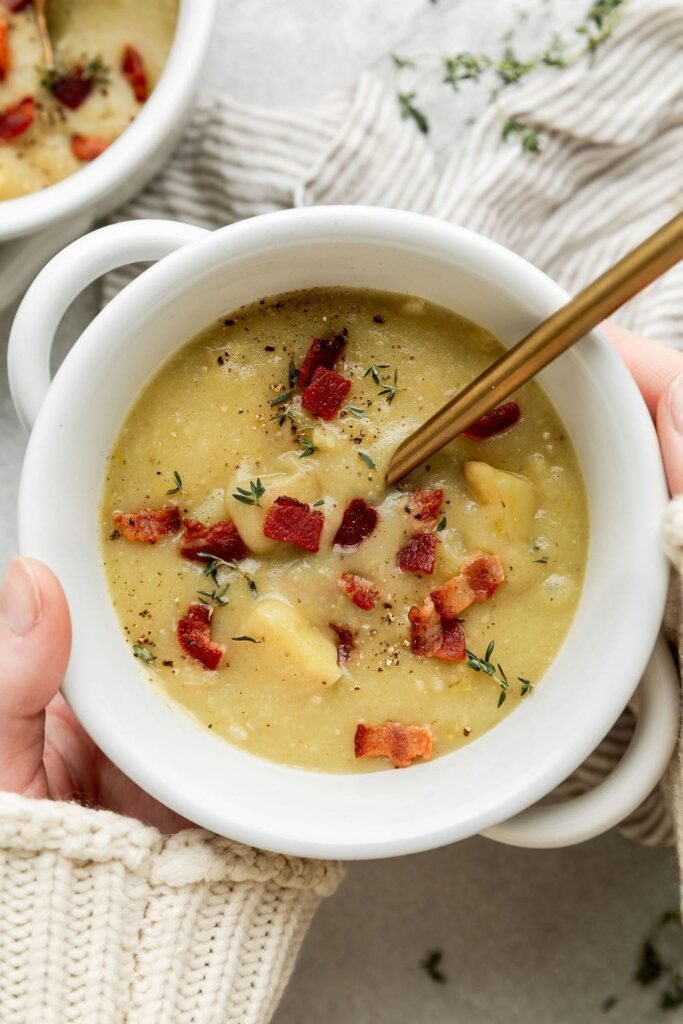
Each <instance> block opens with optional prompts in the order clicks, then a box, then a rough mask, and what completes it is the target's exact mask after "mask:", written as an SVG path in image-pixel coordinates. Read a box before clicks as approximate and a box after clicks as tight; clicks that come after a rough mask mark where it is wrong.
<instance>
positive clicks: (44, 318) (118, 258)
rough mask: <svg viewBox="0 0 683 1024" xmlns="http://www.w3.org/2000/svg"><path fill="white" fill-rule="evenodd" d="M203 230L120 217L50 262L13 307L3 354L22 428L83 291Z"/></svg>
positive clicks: (29, 422) (43, 390) (46, 383)
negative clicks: (64, 324)
mask: <svg viewBox="0 0 683 1024" xmlns="http://www.w3.org/2000/svg"><path fill="white" fill-rule="evenodd" d="M205 234H207V232H206V231H205V229H204V228H197V227H192V226H191V225H190V224H181V223H179V222H177V221H170V220H138V221H123V222H122V223H120V224H111V225H109V226H107V227H104V228H99V229H98V230H97V231H92V232H91V233H90V234H88V235H84V236H83V237H82V238H79V239H77V240H76V241H75V242H72V243H71V244H70V245H67V247H66V248H65V249H62V251H61V252H59V253H57V255H56V256H54V257H53V258H52V259H51V260H50V262H49V263H48V264H47V265H46V266H45V267H44V268H43V269H42V270H41V272H40V273H39V274H38V276H37V277H36V279H35V281H34V282H33V284H32V285H31V287H30V288H29V289H28V291H27V292H26V295H25V296H24V298H23V300H22V302H21V305H20V306H19V309H18V310H17V314H16V317H15V318H14V323H13V324H12V330H11V333H10V338H9V347H8V352H7V365H8V373H9V386H10V392H11V394H12V401H13V402H14V408H15V409H16V411H17V415H18V416H19V419H20V420H21V422H22V423H23V424H24V426H25V427H26V428H27V429H28V430H30V429H31V428H32V426H33V424H34V423H35V420H36V417H37V415H38V411H39V409H40V406H41V405H42V402H43V399H44V398H45V395H46V394H47V391H48V388H49V387H50V379H51V378H50V352H51V351H52V344H53V342H54V339H55V335H56V333H57V328H58V327H59V324H60V322H61V319H62V317H63V316H64V314H65V312H66V310H67V309H68V308H69V306H70V305H71V303H72V302H73V301H74V299H76V298H77V297H78V295H80V293H81V292H82V291H83V289H84V288H87V286H88V285H89V284H92V282H93V281H95V280H97V278H98V277H101V276H102V274H106V273H108V272H109V271H110V270H115V269H116V268H117V267H122V266H125V265H126V264H128V263H140V262H147V261H156V260H160V259H162V258H163V257H164V256H167V255H168V254H169V253H172V252H174V251H175V250H176V249H179V248H180V247H181V246H182V245H187V244H188V243H190V242H196V241H198V239H200V238H203V237H204V235H205Z"/></svg>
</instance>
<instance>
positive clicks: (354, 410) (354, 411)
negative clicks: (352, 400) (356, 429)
mask: <svg viewBox="0 0 683 1024" xmlns="http://www.w3.org/2000/svg"><path fill="white" fill-rule="evenodd" d="M349 412H350V413H351V415H352V416H357V417H358V419H359V420H360V419H367V418H368V414H367V413H366V412H365V410H364V409H359V408H358V406H357V405H350V406H349Z"/></svg>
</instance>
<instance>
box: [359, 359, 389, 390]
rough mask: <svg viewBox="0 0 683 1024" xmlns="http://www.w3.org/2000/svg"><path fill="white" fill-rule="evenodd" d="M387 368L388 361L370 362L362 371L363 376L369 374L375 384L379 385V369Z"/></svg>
mask: <svg viewBox="0 0 683 1024" xmlns="http://www.w3.org/2000/svg"><path fill="white" fill-rule="evenodd" d="M388 369H389V363H372V364H371V365H370V366H368V368H367V370H365V371H364V373H363V377H367V376H370V377H372V379H373V380H374V382H375V384H377V385H379V384H381V383H382V382H381V381H380V378H379V371H380V370H388Z"/></svg>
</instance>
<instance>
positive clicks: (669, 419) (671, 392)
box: [657, 374, 683, 494]
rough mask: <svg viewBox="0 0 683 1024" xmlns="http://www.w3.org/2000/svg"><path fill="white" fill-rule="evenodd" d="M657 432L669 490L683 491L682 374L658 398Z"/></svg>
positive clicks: (674, 491)
mask: <svg viewBox="0 0 683 1024" xmlns="http://www.w3.org/2000/svg"><path fill="white" fill-rule="evenodd" d="M657 433H658V434H659V443H660V445H661V447H662V458H663V459H664V469H665V470H666V478H667V480H668V481H669V490H670V491H671V493H672V494H681V493H682V492H683V374H679V376H678V377H675V378H674V380H673V381H671V383H670V384H669V386H668V387H667V388H666V389H665V390H664V393H663V394H662V396H661V397H660V399H659V404H658V406H657Z"/></svg>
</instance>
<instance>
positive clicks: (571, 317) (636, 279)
mask: <svg viewBox="0 0 683 1024" xmlns="http://www.w3.org/2000/svg"><path fill="white" fill-rule="evenodd" d="M680 259H683V213H679V214H677V215H676V216H675V217H673V218H672V219H671V220H670V221H668V222H667V223H666V224H665V225H664V226H663V227H661V228H660V229H659V230H658V231H656V232H655V233H654V234H653V235H650V237H649V238H646V239H645V241H644V242H641V244H640V245H638V246H636V248H635V249H632V250H631V252H629V253H627V254H626V256H624V257H623V259H621V260H619V262H618V263H615V264H614V266H613V267H610V268H609V270H606V271H605V273H604V274H601V275H600V277H598V278H597V279H596V280H595V281H593V282H592V284H589V285H587V286H586V287H585V288H584V289H583V290H582V291H580V292H579V293H578V295H575V296H574V298H573V299H570V300H569V302H567V303H566V305H564V306H561V307H560V309H558V310H557V312H556V313H553V314H552V316H549V317H548V319H547V320H544V321H543V323H541V324H539V325H538V327H535V328H534V329H533V330H532V331H531V332H530V333H529V334H527V336H526V337H525V338H523V339H522V340H521V341H520V342H518V343H517V344H516V345H515V346H513V348H511V349H508V351H507V352H505V353H504V354H503V355H502V356H500V358H499V359H497V360H496V361H495V362H494V363H492V364H491V366H489V367H488V368H487V369H486V370H484V372H483V373H482V374H481V375H480V376H479V377H477V378H476V379H475V380H473V381H472V382H471V383H470V384H468V385H467V386H466V387H465V388H463V390H462V391H460V392H459V394H457V395H455V396H454V397H453V398H451V400H450V401H449V402H447V403H446V405H444V406H443V407H442V408H441V409H439V410H438V412H436V413H435V414H434V415H433V416H432V417H431V418H430V419H428V420H427V422H426V423H423V424H422V426H420V427H418V428H417V430H415V431H414V432H413V433H412V434H410V435H409V436H408V437H407V438H406V439H405V441H403V443H402V444H401V445H400V446H399V447H398V448H397V450H396V451H395V453H394V456H393V458H392V460H391V463H390V465H389V471H388V473H387V482H388V483H389V484H395V483H397V482H398V481H399V480H402V479H403V477H404V476H406V475H407V474H408V473H410V472H411V471H412V470H413V469H416V468H417V467H418V466H419V465H421V464H422V463H423V462H425V461H426V460H427V459H429V458H430V457H431V456H432V455H434V453H435V452H438V451H440V449H441V448H443V447H444V445H446V444H448V442H449V441H452V440H453V438H455V437H457V436H458V434H461V433H462V431H463V430H465V429H466V428H467V427H469V426H470V425H471V424H472V423H473V422H474V421H475V420H477V419H479V417H480V416H483V415H484V413H486V412H490V411H491V409H493V408H494V407H495V406H496V405H499V404H500V403H501V402H502V401H503V400H504V399H505V398H507V397H508V395H510V394H511V393H512V392H513V391H515V390H516V389H517V388H519V387H521V386H522V384H526V382H527V381H528V380H530V379H531V378H532V377H533V376H535V375H536V374H537V373H538V372H539V371H540V370H542V369H543V367H544V366H547V365H548V363H551V362H552V361H553V359H556V358H557V357H558V356H559V355H561V354H562V352H565V351H566V350H567V349H568V348H569V347H570V346H571V345H573V344H574V343H575V342H577V341H579V340H580V339H581V338H583V337H584V336H585V335H586V334H587V333H588V332H589V331H591V330H592V329H593V328H594V327H596V326H597V325H598V324H599V323H600V322H601V321H602V320H604V319H605V317H608V316H610V314H612V313H613V312H614V311H615V309H618V308H619V307H620V306H622V305H623V304H624V303H625V302H627V301H628V299H630V298H632V297H633V296H634V295H636V294H637V293H638V292H640V291H642V290H643V288H646V287H647V286H648V285H649V284H651V283H652V282H653V281H654V280H656V278H658V277H660V276H661V275H662V274H663V273H664V272H665V271H667V270H669V269H670V268H671V267H673V266H674V265H675V264H676V263H678V261H679V260H680Z"/></svg>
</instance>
